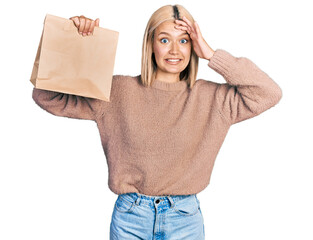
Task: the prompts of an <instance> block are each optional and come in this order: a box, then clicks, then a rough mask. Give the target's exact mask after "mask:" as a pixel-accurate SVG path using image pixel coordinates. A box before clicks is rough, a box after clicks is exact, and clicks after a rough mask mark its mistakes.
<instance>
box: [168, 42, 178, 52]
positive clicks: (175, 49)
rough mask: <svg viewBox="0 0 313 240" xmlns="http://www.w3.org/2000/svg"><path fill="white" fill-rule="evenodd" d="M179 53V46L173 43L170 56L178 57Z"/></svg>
mask: <svg viewBox="0 0 313 240" xmlns="http://www.w3.org/2000/svg"><path fill="white" fill-rule="evenodd" d="M178 51H179V47H178V44H177V43H175V42H173V43H172V44H171V48H170V52H169V53H170V54H173V55H177V54H178Z"/></svg>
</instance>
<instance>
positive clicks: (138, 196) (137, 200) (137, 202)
mask: <svg viewBox="0 0 313 240" xmlns="http://www.w3.org/2000/svg"><path fill="white" fill-rule="evenodd" d="M136 195H137V199H136V200H135V202H136V205H137V206H138V205H139V203H140V200H141V197H140V195H139V194H138V193H136Z"/></svg>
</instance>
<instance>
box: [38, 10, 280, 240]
mask: <svg viewBox="0 0 313 240" xmlns="http://www.w3.org/2000/svg"><path fill="white" fill-rule="evenodd" d="M70 19H71V20H73V22H74V24H75V26H76V27H77V28H78V31H79V32H80V33H81V34H82V36H86V37H92V32H93V29H94V27H95V26H99V19H96V20H95V21H93V20H91V19H89V18H85V17H84V16H80V17H72V18H70ZM199 57H200V58H203V59H207V60H209V63H208V65H209V67H211V68H212V69H213V70H215V71H216V72H218V73H219V74H221V75H222V76H223V77H224V78H225V80H226V81H227V83H223V84H219V83H215V82H211V81H207V80H203V79H199V80H197V81H196V75H197V69H198V58H199ZM281 97H282V92H281V89H280V87H279V86H278V85H277V84H276V83H275V82H274V81H273V80H272V79H271V78H270V77H269V76H268V75H267V74H266V73H264V72H263V71H261V70H260V69H259V68H258V67H257V66H256V65H255V64H254V63H253V62H252V61H251V60H249V59H247V58H244V57H240V58H236V57H234V56H232V55H231V54H230V53H228V52H226V51H225V50H222V49H217V50H215V51H214V50H213V49H212V48H211V47H210V46H209V45H208V44H207V43H206V41H205V40H204V38H203V36H202V35H201V32H200V28H199V26H198V24H197V23H196V22H195V21H194V19H193V18H192V16H191V15H190V14H189V12H188V11H187V10H186V9H185V8H183V7H182V6H180V5H174V6H171V5H167V6H163V7H161V8H160V9H158V10H157V11H156V12H154V13H153V15H152V16H151V18H150V20H149V22H148V24H147V27H146V30H145V34H144V39H143V48H142V68H141V75H138V76H135V77H132V76H122V75H114V76H113V79H112V89H111V96H110V102H105V101H101V100H97V99H91V98H86V97H81V96H75V95H70V94H64V93H57V92H52V91H45V90H40V89H35V88H34V90H33V99H34V100H35V102H36V103H37V104H38V105H39V106H41V107H42V108H43V109H45V110H47V111H48V112H50V113H52V114H54V115H57V116H63V117H70V118H79V119H89V120H94V121H95V122H96V123H97V127H98V129H99V132H100V136H101V142H102V145H103V149H104V152H105V155H106V158H107V163H108V169H109V183H108V184H109V188H110V190H111V191H112V192H114V193H116V194H118V197H117V200H116V202H115V206H114V210H113V214H112V219H111V225H110V239H119V240H120V239H156V238H160V239H188V240H189V239H204V235H205V233H204V224H203V216H202V213H201V209H200V202H199V200H198V198H197V196H196V194H197V193H199V192H200V191H202V190H204V189H205V188H206V186H207V185H208V184H209V180H210V176H211V172H212V169H213V165H214V161H215V158H216V156H217V154H218V151H219V149H220V147H221V145H222V143H223V141H224V138H225V136H226V134H227V132H228V129H229V127H230V126H231V125H232V124H235V123H238V122H240V121H243V120H246V119H248V118H252V117H254V116H257V115H259V114H260V113H262V112H264V111H265V110H267V109H269V108H271V107H273V106H274V105H275V104H277V103H278V102H279V100H280V99H281Z"/></svg>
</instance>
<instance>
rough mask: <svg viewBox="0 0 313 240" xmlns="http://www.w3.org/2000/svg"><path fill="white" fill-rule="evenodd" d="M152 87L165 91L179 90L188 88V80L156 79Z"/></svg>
mask: <svg viewBox="0 0 313 240" xmlns="http://www.w3.org/2000/svg"><path fill="white" fill-rule="evenodd" d="M151 87H153V88H157V89H161V90H165V91H179V90H183V89H186V88H187V82H186V81H185V80H180V81H179V82H173V83H169V82H164V81H161V80H157V79H154V81H153V82H152V84H151Z"/></svg>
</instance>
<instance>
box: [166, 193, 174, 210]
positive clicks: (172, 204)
mask: <svg viewBox="0 0 313 240" xmlns="http://www.w3.org/2000/svg"><path fill="white" fill-rule="evenodd" d="M166 197H167V198H168V200H169V201H170V203H171V208H173V207H174V200H173V199H172V197H171V196H166Z"/></svg>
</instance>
